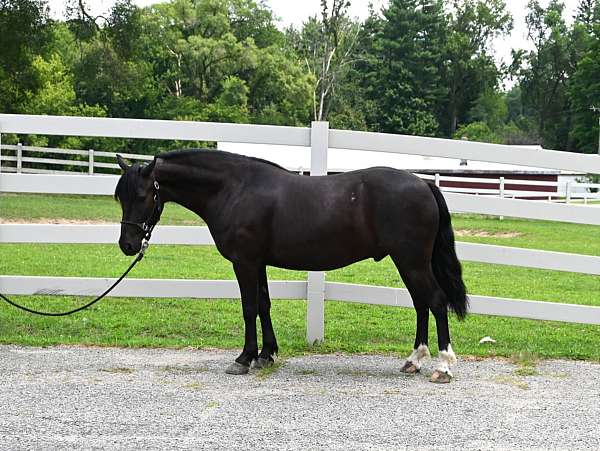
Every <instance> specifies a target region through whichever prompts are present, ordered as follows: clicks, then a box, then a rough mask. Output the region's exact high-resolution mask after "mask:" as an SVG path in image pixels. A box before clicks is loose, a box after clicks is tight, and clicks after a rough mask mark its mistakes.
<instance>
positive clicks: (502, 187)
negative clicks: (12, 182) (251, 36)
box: [0, 144, 600, 203]
mask: <svg viewBox="0 0 600 451" xmlns="http://www.w3.org/2000/svg"><path fill="white" fill-rule="evenodd" d="M1 150H8V151H12V152H14V153H15V155H2V152H1ZM28 153H29V154H36V156H33V157H31V156H26V154H28ZM41 153H42V154H43V156H40V155H39V154H41ZM55 154H57V155H74V156H76V157H81V156H84V157H85V159H83V160H72V159H68V160H67V159H61V158H54V157H53V156H52V155H55ZM116 155H117V153H115V152H104V151H98V150H94V149H88V150H76V149H58V148H50V147H48V148H46V147H38V146H24V145H22V144H17V145H7V144H5V145H2V146H1V149H0V172H2V171H4V172H10V173H32V174H63V175H64V174H81V173H82V172H83V171H81V170H79V171H78V170H73V169H71V170H70V171H69V170H60V169H48V168H47V166H66V167H67V168H69V167H71V168H87V170H86V171H85V172H87V173H88V174H90V175H91V174H97V173H98V172H97V171H96V169H112V170H114V171H119V170H120V168H119V165H118V164H116V163H111V162H102V161H99V160H98V158H111V159H113V160H114V159H116ZM121 155H122V156H123V157H125V158H128V159H130V160H133V161H150V160H152V159H153V158H154V157H153V156H152V155H138V154H129V153H121ZM2 162H13V163H15V164H14V166H7V165H4V166H2ZM23 163H30V164H35V165H37V166H39V165H40V164H42V165H45V166H46V168H40V167H31V166H27V165H24V164H23ZM301 172H306V171H304V170H301ZM102 175H110V174H102ZM415 175H417V176H419V177H421V178H423V179H426V180H435V182H436V183H437V184H438V186H440V188H441V189H442V190H443V191H445V192H454V193H464V194H477V195H495V196H500V197H508V198H532V199H543V200H546V199H547V200H549V201H561V200H564V201H565V202H570V200H571V199H583V200H584V201H585V202H586V203H587V201H593V200H600V184H597V183H580V182H568V183H566V184H565V183H564V182H562V183H561V182H551V181H542V180H539V181H538V180H521V179H518V178H505V177H497V178H482V177H469V176H463V177H459V176H446V175H440V174H435V175H429V174H415ZM446 182H451V183H462V184H467V185H472V184H483V185H486V186H488V187H486V188H484V187H454V186H448V184H447V183H446ZM444 183H446V184H444ZM489 186H492V188H490V187H489ZM514 186H531V187H532V189H531V190H527V189H523V188H520V189H514V188H511V187H514ZM496 187H497V188H496ZM552 188H556V189H555V190H551V189H552ZM561 190H564V191H561ZM582 190H583V191H582ZM592 190H595V191H596V192H592Z"/></svg>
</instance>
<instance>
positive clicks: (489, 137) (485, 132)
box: [454, 122, 502, 144]
mask: <svg viewBox="0 0 600 451" xmlns="http://www.w3.org/2000/svg"><path fill="white" fill-rule="evenodd" d="M454 138H455V139H464V140H467V141H477V142H483V143H496V144H501V143H502V138H501V137H500V136H498V135H497V134H496V133H495V132H493V131H492V129H491V128H490V127H489V125H488V124H487V123H485V122H471V123H470V124H467V125H463V126H460V127H459V128H458V130H457V131H456V133H455V134H454Z"/></svg>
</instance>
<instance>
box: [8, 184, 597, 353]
mask: <svg viewBox="0 0 600 451" xmlns="http://www.w3.org/2000/svg"><path fill="white" fill-rule="evenodd" d="M0 218H8V219H10V220H19V219H23V218H34V219H39V218H66V219H80V220H81V219H83V220H93V219H97V218H100V219H103V220H106V221H109V222H115V221H118V220H119V218H120V208H119V206H118V204H117V203H116V202H114V200H112V199H111V198H93V199H90V198H86V197H83V196H41V195H40V196H36V195H31V196H30V195H23V196H22V195H18V196H17V195H3V196H0ZM163 220H164V221H165V222H167V223H171V224H189V223H198V222H199V221H198V220H197V219H194V215H193V214H191V213H189V212H187V211H185V210H183V209H181V208H168V209H167V211H166V212H165V217H164V218H163ZM194 221H195V222H194ZM454 225H455V228H456V229H461V230H463V229H464V230H469V231H485V232H486V234H487V235H489V236H465V237H461V238H460V240H462V241H471V242H480V243H493V244H501V245H509V246H519V247H532V248H539V249H550V250H556V251H566V252H577V253H585V254H591V255H598V254H600V252H599V251H600V240H598V238H597V233H598V227H593V226H581V225H571V224H562V223H547V222H543V221H524V220H518V219H506V220H504V221H499V220H498V219H496V218H486V217H483V216H474V215H470V216H466V215H460V216H456V217H455V218H454ZM507 232H518V234H517V235H516V236H511V237H506V236H505V234H506V233H507ZM499 234H501V235H499ZM130 261H131V259H130V258H127V257H124V256H123V255H122V254H121V253H120V251H119V249H118V247H117V245H116V244H115V245H39V244H35V245H29V244H3V245H0V274H5V275H52V276H73V277H75V276H79V277H115V276H118V275H120V274H121V272H122V271H123V270H124V269H125V268H126V267H127V265H128V264H129V262H130ZM464 270H465V280H466V283H467V285H468V287H469V291H470V292H471V293H475V294H482V295H490V296H500V297H510V298H522V299H535V300H542V301H550V302H569V303H577V304H584V305H596V306H600V278H599V277H596V276H587V275H581V274H571V273H560V272H556V271H543V270H536V269H527V268H517V267H507V266H494V265H486V264H480V263H471V262H466V263H465V264H464ZM269 276H270V278H271V279H287V280H298V279H305V277H306V274H305V273H303V272H294V271H285V270H281V269H277V268H270V269H269ZM131 277H138V278H185V279H234V275H233V271H232V269H231V265H230V264H229V263H228V262H227V261H226V260H224V259H223V258H222V257H221V256H220V255H219V254H218V252H217V251H216V249H215V248H214V247H212V246H152V247H151V248H150V250H149V252H148V255H147V257H146V259H144V261H143V262H142V263H141V264H140V265H138V267H136V268H135V269H134V271H133V272H132V273H131ZM327 279H328V280H330V281H340V282H351V283H364V284H373V285H384V286H402V284H401V282H400V280H399V276H398V274H397V272H396V270H395V268H394V266H393V264H392V263H391V261H390V260H389V259H385V260H384V261H382V262H381V263H374V262H373V261H364V262H360V263H357V264H355V265H352V266H349V267H347V268H343V269H340V270H337V271H331V272H329V273H328V274H327ZM15 298H16V299H17V300H18V301H20V302H23V303H25V304H27V305H29V306H32V307H36V308H41V309H53V310H64V309H67V308H71V307H74V306H76V305H80V304H81V303H82V302H83V300H82V299H73V298H70V297H60V296H30V297H22V296H21V297H19V296H17V297H15ZM239 304H240V303H239V300H238V301H235V300H211V301H201V300H186V299H179V300H177V299H120V298H116V299H113V298H111V299H106V300H104V301H102V302H101V303H100V304H99V305H98V306H95V307H94V308H92V309H91V310H89V311H85V312H82V313H81V314H77V315H74V316H72V317H67V318H61V319H51V318H40V317H34V316H29V315H25V314H22V313H21V312H18V311H16V310H14V309H11V308H8V307H0V343H19V344H26V345H41V346H45V345H52V344H63V343H66V344H90V345H106V346H108V345H116V346H135V347H137V346H172V347H185V346H193V347H198V348H204V347H218V348H241V346H242V343H243V321H242V315H241V307H240V305H239ZM272 316H273V321H274V326H275V330H276V332H277V336H278V340H279V344H280V349H281V352H282V354H283V355H284V356H285V355H294V354H300V353H305V352H335V351H344V352H359V353H366V352H383V353H394V354H399V355H404V354H406V353H408V352H409V350H410V348H411V347H412V342H413V339H414V323H415V318H414V312H413V311H412V310H410V309H399V308H393V307H384V306H369V305H360V304H347V303H338V302H327V303H326V327H325V331H326V340H325V343H324V344H323V345H321V346H317V347H316V348H308V347H307V345H306V342H305V327H306V326H305V316H306V305H305V302H303V301H274V303H273V315H272ZM434 324H435V323H434V321H433V319H432V321H431V322H430V343H432V344H435V342H436V337H435V326H434ZM450 327H451V332H452V339H453V345H454V348H455V350H456V351H457V352H459V353H460V354H471V355H476V356H495V355H498V356H505V357H511V356H514V355H516V354H517V355H518V353H521V355H535V356H539V357H540V358H550V357H564V358H574V359H590V360H595V361H600V347H599V346H598V343H600V327H598V326H586V325H574V324H563V323H554V322H542V321H530V320H521V319H514V318H498V317H490V316H479V315H471V316H469V317H468V318H467V320H466V321H464V322H458V321H456V320H455V319H454V318H452V319H451V325H450ZM487 335H490V336H492V337H493V338H494V339H495V340H496V341H497V342H496V343H495V344H486V345H479V340H480V339H481V337H484V336H487ZM433 348H435V345H434V346H433Z"/></svg>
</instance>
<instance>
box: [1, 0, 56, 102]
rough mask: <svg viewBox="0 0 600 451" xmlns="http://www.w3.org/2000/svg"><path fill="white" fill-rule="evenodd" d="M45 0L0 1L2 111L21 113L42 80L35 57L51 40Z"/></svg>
mask: <svg viewBox="0 0 600 451" xmlns="http://www.w3.org/2000/svg"><path fill="white" fill-rule="evenodd" d="M48 20H49V19H48V6H47V3H46V1H45V0H0V30H1V32H0V39H1V45H0V111H2V112H5V113H11V112H19V111H20V110H21V105H22V102H23V100H24V94H25V92H27V91H34V90H36V89H37V88H38V86H39V83H38V80H37V79H36V77H35V69H34V67H33V60H34V58H35V55H37V54H39V53H40V52H41V51H42V48H43V46H44V45H45V43H46V41H47V39H48V33H47V30H48V23H49V22H48Z"/></svg>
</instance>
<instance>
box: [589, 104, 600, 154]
mask: <svg viewBox="0 0 600 451" xmlns="http://www.w3.org/2000/svg"><path fill="white" fill-rule="evenodd" d="M590 110H592V111H593V112H594V113H599V115H598V155H600V108H598V107H595V106H593V107H591V108H590Z"/></svg>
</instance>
